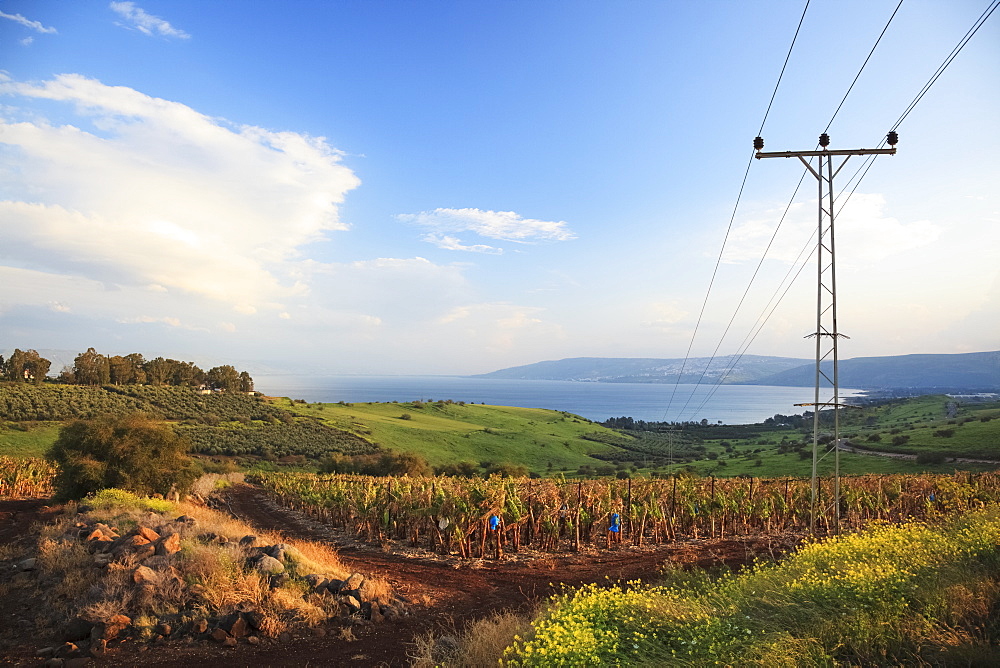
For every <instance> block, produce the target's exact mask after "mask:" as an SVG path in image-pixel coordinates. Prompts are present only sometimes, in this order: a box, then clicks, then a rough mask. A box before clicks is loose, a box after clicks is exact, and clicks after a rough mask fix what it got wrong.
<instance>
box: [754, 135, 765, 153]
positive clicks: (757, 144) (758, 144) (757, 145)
mask: <svg viewBox="0 0 1000 668" xmlns="http://www.w3.org/2000/svg"><path fill="white" fill-rule="evenodd" d="M753 148H754V150H755V151H759V150H761V149H762V148H764V140H763V138H761V137H754V138H753Z"/></svg>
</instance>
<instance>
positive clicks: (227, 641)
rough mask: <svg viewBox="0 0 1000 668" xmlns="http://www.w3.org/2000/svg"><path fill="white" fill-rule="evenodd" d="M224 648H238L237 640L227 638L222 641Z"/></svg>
mask: <svg viewBox="0 0 1000 668" xmlns="http://www.w3.org/2000/svg"><path fill="white" fill-rule="evenodd" d="M222 646H223V647H236V638H232V637H230V638H226V639H225V640H223V641H222Z"/></svg>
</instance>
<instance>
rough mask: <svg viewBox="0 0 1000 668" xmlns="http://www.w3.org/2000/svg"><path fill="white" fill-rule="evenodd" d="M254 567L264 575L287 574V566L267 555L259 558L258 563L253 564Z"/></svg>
mask: <svg viewBox="0 0 1000 668" xmlns="http://www.w3.org/2000/svg"><path fill="white" fill-rule="evenodd" d="M253 566H254V568H256V569H257V570H258V571H260V572H262V573H270V574H272V575H274V574H275V573H284V572H285V565H284V564H282V563H281V561H279V560H278V559H275V558H274V557H272V556H269V555H266V554H262V555H261V556H259V557H258V558H257V559H256V561H254V562H253Z"/></svg>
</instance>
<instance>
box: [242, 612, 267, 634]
mask: <svg viewBox="0 0 1000 668" xmlns="http://www.w3.org/2000/svg"><path fill="white" fill-rule="evenodd" d="M243 619H244V620H245V621H246V623H247V626H249V627H250V628H251V629H254V630H256V631H260V630H261V627H262V626H263V625H264V614H263V613H261V612H258V611H257V610H249V611H247V612H244V613H243Z"/></svg>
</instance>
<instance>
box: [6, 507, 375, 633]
mask: <svg viewBox="0 0 1000 668" xmlns="http://www.w3.org/2000/svg"><path fill="white" fill-rule="evenodd" d="M116 501H117V499H116ZM160 503H165V502H160ZM150 508H151V506H150V505H149V504H146V503H144V502H143V503H138V504H131V505H130V504H129V502H128V500H127V499H126V500H125V501H124V502H122V503H103V504H95V505H94V508H93V509H92V510H90V511H89V512H88V513H87V514H86V515H77V514H76V513H75V512H69V511H71V510H72V511H75V507H70V508H68V509H67V511H68V512H67V513H66V514H64V515H63V516H61V517H60V518H58V519H57V520H56V521H55V522H54V523H52V524H49V525H46V526H45V527H43V528H42V530H41V536H40V538H39V542H38V554H37V558H38V568H39V571H38V572H39V578H38V585H36V586H33V589H34V591H33V595H34V596H37V597H38V598H39V599H40V600H42V601H44V610H45V616H46V620H45V621H44V622H42V623H41V624H42V625H43V626H47V625H58V624H61V623H64V622H66V621H68V620H69V619H70V618H72V617H75V616H81V617H84V618H86V619H89V620H91V621H98V620H102V619H108V618H110V617H112V616H113V615H116V614H125V615H128V616H130V617H132V618H133V620H142V623H143V625H144V626H143V628H145V627H149V628H150V629H151V628H153V627H154V626H155V624H156V622H157V620H159V619H172V620H173V622H174V623H175V624H176V623H186V622H193V621H196V620H197V619H207V618H211V617H215V616H221V615H225V614H228V613H230V612H233V611H235V610H248V609H253V610H256V611H258V612H259V613H260V615H261V616H262V618H263V619H262V622H261V624H260V626H261V629H260V630H261V633H262V634H263V635H267V636H277V635H278V634H280V633H281V632H282V631H286V630H289V629H291V628H294V627H297V626H315V625H317V624H320V623H322V622H324V621H325V620H327V619H329V618H332V617H336V616H338V615H339V612H340V610H339V604H338V602H337V601H336V599H335V598H334V597H332V596H329V595H322V596H321V595H318V594H315V593H313V592H312V591H311V590H310V587H309V585H308V583H307V582H306V581H305V580H304V579H303V578H304V576H305V575H308V574H312V573H316V574H322V575H325V576H328V577H333V578H339V579H346V578H347V577H348V576H349V575H350V571H349V570H348V569H346V568H345V567H344V566H343V564H342V563H341V562H340V560H339V559H338V558H337V555H336V552H335V551H334V550H332V549H330V548H329V547H327V546H325V545H321V544H317V543H310V542H306V541H298V540H292V539H289V538H287V537H284V536H282V535H279V534H277V533H270V532H257V531H254V530H253V529H252V528H251V527H249V526H248V525H246V524H244V523H243V522H240V521H238V520H235V519H233V518H231V517H229V516H227V515H224V514H222V513H220V512H217V511H215V510H212V509H209V508H205V507H203V506H197V505H193V504H187V503H176V504H168V505H166V506H157V507H156V510H159V511H161V512H154V511H153V510H151V509H150ZM179 515H187V516H189V517H193V518H194V519H195V523H194V524H193V526H188V525H178V527H177V528H178V530H179V532H180V536H181V550H180V552H178V553H177V554H176V555H175V557H174V558H173V560H172V564H171V568H168V569H166V571H163V572H161V580H160V582H159V583H157V584H155V585H154V586H152V587H145V588H144V587H137V586H136V584H135V582H134V581H133V579H132V578H133V572H134V571H135V567H136V565H137V564H136V563H135V562H134V561H133V560H131V559H129V558H126V559H124V560H123V561H120V562H112V563H110V564H108V565H107V566H106V567H104V568H99V567H97V566H95V561H94V559H95V558H94V555H93V554H91V553H90V551H88V549H87V546H86V545H85V544H84V543H83V542H81V541H80V540H79V539H78V538H77V535H78V532H79V528H78V527H77V526H76V524H77V523H79V522H81V521H83V520H85V521H86V522H87V523H88V524H93V523H94V522H102V523H104V524H107V525H108V526H111V527H115V528H117V529H118V530H119V533H121V534H124V533H125V532H126V531H127V530H128V529H130V528H132V527H135V526H137V525H143V526H146V527H149V528H155V527H157V526H160V525H162V524H166V523H168V522H170V521H171V520H173V519H174V518H176V517H177V516H179ZM212 534H214V536H215V537H216V538H214V539H212V540H210V539H209V538H210V537H211V535H212ZM248 535H254V536H256V537H257V541H256V545H258V546H260V545H274V544H277V543H284V544H285V545H286V546H287V549H286V550H285V557H286V559H285V568H286V573H288V575H289V576H290V577H289V579H288V580H287V581H286V582H284V583H282V584H280V585H279V586H273V585H272V581H271V579H270V577H269V576H268V575H266V574H263V573H261V572H259V571H257V570H256V569H255V568H253V567H252V565H251V564H250V557H251V556H253V554H254V550H253V548H251V547H244V546H241V545H240V544H239V541H240V539H241V538H243V537H244V536H248ZM8 588H9V587H8ZM363 593H364V594H365V595H366V598H370V599H376V598H378V599H381V600H383V601H386V602H388V601H389V600H390V599H391V589H390V586H389V585H388V583H386V582H385V581H382V580H378V579H373V580H369V579H367V578H366V581H365V584H364V586H363ZM136 624H138V622H135V623H134V625H136Z"/></svg>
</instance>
